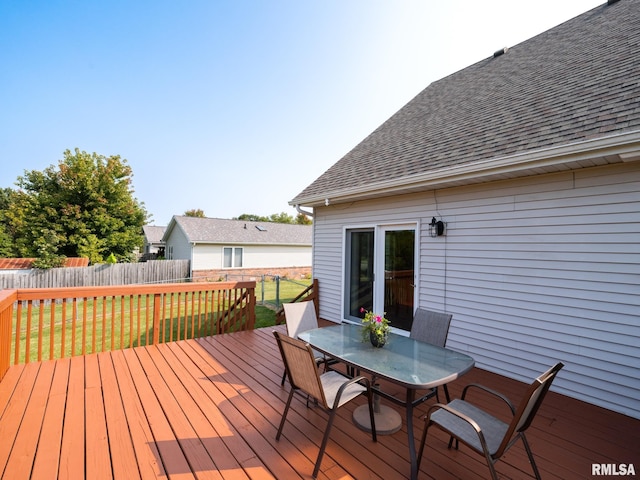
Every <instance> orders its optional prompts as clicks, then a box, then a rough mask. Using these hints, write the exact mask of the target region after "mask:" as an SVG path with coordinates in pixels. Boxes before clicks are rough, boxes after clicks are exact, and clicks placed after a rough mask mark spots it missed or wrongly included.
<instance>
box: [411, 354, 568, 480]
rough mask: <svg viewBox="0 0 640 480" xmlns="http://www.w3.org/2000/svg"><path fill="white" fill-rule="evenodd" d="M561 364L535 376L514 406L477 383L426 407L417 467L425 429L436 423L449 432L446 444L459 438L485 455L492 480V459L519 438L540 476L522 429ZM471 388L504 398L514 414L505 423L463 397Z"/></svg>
mask: <svg viewBox="0 0 640 480" xmlns="http://www.w3.org/2000/svg"><path fill="white" fill-rule="evenodd" d="M563 366H564V365H563V364H562V363H561V362H558V363H557V364H555V365H554V366H553V367H551V368H550V369H549V370H547V371H546V372H544V373H543V374H542V375H540V376H539V377H538V378H536V379H535V380H534V381H533V383H532V384H531V385H530V386H529V388H528V389H527V392H526V393H525V395H524V396H523V398H522V400H521V401H520V405H519V406H518V409H517V410H516V409H515V408H514V407H513V405H512V404H511V402H510V401H509V399H508V398H507V397H505V396H504V395H502V394H500V393H498V392H496V391H494V390H491V389H489V388H487V387H484V386H482V385H477V384H470V385H467V386H466V387H465V388H464V390H463V391H462V397H461V398H460V399H456V400H453V401H452V402H449V403H448V404H447V405H443V404H435V405H433V406H432V407H431V408H429V410H428V411H427V416H426V417H425V428H424V432H423V433H422V441H421V442H420V453H419V456H418V468H420V461H421V459H422V454H423V452H424V445H425V442H426V439H427V432H428V430H429V428H430V427H431V426H435V427H438V428H439V429H440V430H443V431H444V432H446V433H448V434H449V435H451V439H450V440H449V448H451V445H452V443H453V441H454V440H455V442H456V448H458V444H459V442H462V443H464V444H465V445H467V446H469V447H470V448H471V449H472V450H474V451H475V452H477V453H479V454H481V455H484V457H485V459H486V461H487V465H488V466H489V471H490V472H491V478H492V479H493V480H497V479H498V475H497V473H496V469H495V463H496V462H497V461H498V460H499V459H500V458H501V457H502V455H503V454H504V453H505V452H506V451H507V450H508V449H509V448H511V446H512V445H513V444H514V443H516V441H517V440H518V439H521V440H522V443H523V444H524V448H525V450H526V451H527V455H528V457H529V462H530V463H531V467H532V468H533V473H534V474H535V477H536V479H538V480H540V472H539V471H538V467H537V466H536V462H535V460H534V459H533V453H532V452H531V447H530V446H529V442H527V438H526V437H525V435H524V432H525V430H527V428H529V425H531V422H532V421H533V419H534V417H535V415H536V412H537V411H538V408H539V407H540V405H541V404H542V401H543V400H544V397H545V395H546V393H547V391H548V390H549V387H550V386H551V382H553V379H554V378H555V377H556V375H557V374H558V372H559V371H560V369H561V368H562V367H563ZM472 388H473V389H479V390H481V391H484V392H488V393H489V394H490V395H492V396H493V397H494V398H497V399H500V400H502V401H503V402H505V403H506V404H507V405H508V407H509V409H510V410H511V414H512V415H513V416H512V418H511V421H510V422H509V423H505V422H503V421H502V420H500V419H498V418H496V417H494V416H493V415H490V414H489V413H487V412H485V411H484V410H481V409H480V408H478V407H477V406H475V405H473V404H471V403H469V402H468V401H466V400H465V398H466V396H467V392H468V391H469V390H470V389H472Z"/></svg>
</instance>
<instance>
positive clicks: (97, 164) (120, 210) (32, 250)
mask: <svg viewBox="0 0 640 480" xmlns="http://www.w3.org/2000/svg"><path fill="white" fill-rule="evenodd" d="M131 177H132V170H131V168H130V167H129V166H128V164H127V161H126V160H124V159H121V158H120V156H119V155H114V156H109V157H105V156H103V155H98V154H96V153H92V154H88V153H87V152H84V151H80V150H79V149H77V148H76V149H75V151H74V152H73V153H72V152H71V151H70V150H66V151H65V152H64V159H63V160H61V161H60V162H59V163H58V165H57V166H55V165H51V166H49V167H47V168H46V169H45V170H44V171H42V172H40V171H36V170H32V171H25V174H24V176H22V177H18V181H17V182H16V185H17V186H18V187H19V188H20V190H18V191H16V192H14V193H13V194H12V195H10V197H11V201H10V205H11V207H10V208H9V209H7V210H5V212H4V213H5V216H6V222H5V224H6V225H9V226H10V228H11V229H13V230H12V232H11V234H12V236H13V239H14V245H15V250H16V253H18V254H19V255H20V256H23V257H33V256H35V257H38V258H44V259H47V261H46V262H44V263H45V264H47V265H48V264H50V263H51V261H52V260H55V258H56V257H62V258H64V257H76V256H80V257H88V258H89V260H90V261H91V263H101V262H103V261H104V258H105V256H107V255H109V253H113V255H114V256H115V257H116V258H117V259H118V260H124V261H130V260H131V256H132V254H133V251H134V249H135V248H136V247H139V246H142V242H143V237H142V235H141V231H142V226H143V225H144V224H145V222H146V220H147V217H148V214H147V212H146V210H145V208H144V204H143V203H141V202H138V201H137V200H136V199H135V198H134V197H133V189H132V187H131ZM54 263H55V262H54Z"/></svg>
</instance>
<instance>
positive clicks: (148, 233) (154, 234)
mask: <svg viewBox="0 0 640 480" xmlns="http://www.w3.org/2000/svg"><path fill="white" fill-rule="evenodd" d="M166 229H167V227H158V226H155V225H144V226H143V227H142V233H144V236H145V237H146V239H147V241H148V242H149V243H161V242H162V237H163V236H164V231H165V230H166Z"/></svg>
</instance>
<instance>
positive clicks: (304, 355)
mask: <svg viewBox="0 0 640 480" xmlns="http://www.w3.org/2000/svg"><path fill="white" fill-rule="evenodd" d="M273 335H274V336H275V337H276V341H277V342H278V348H279V349H280V354H281V355H282V361H283V362H284V367H285V369H286V370H287V375H288V376H289V382H290V384H291V388H295V389H300V390H302V391H303V392H305V393H307V394H309V395H310V396H311V397H313V398H314V399H316V400H318V402H320V403H321V404H322V406H324V407H325V408H329V407H328V405H327V400H326V397H325V395H324V389H323V388H322V381H321V380H320V374H319V373H318V367H317V365H316V361H315V359H314V355H313V350H312V349H311V346H310V345H309V344H308V343H305V342H303V341H302V340H298V339H297V338H293V337H290V336H287V335H283V334H281V333H280V332H275V331H274V332H273Z"/></svg>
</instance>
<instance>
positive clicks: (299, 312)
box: [282, 301, 318, 338]
mask: <svg viewBox="0 0 640 480" xmlns="http://www.w3.org/2000/svg"><path fill="white" fill-rule="evenodd" d="M282 306H283V307H284V317H285V322H286V325H287V333H288V334H289V336H290V337H293V338H298V335H299V334H301V333H302V332H306V331H307V330H312V329H314V328H318V317H316V308H315V305H314V304H313V302H311V301H308V302H297V303H285V304H284V305H282Z"/></svg>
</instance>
